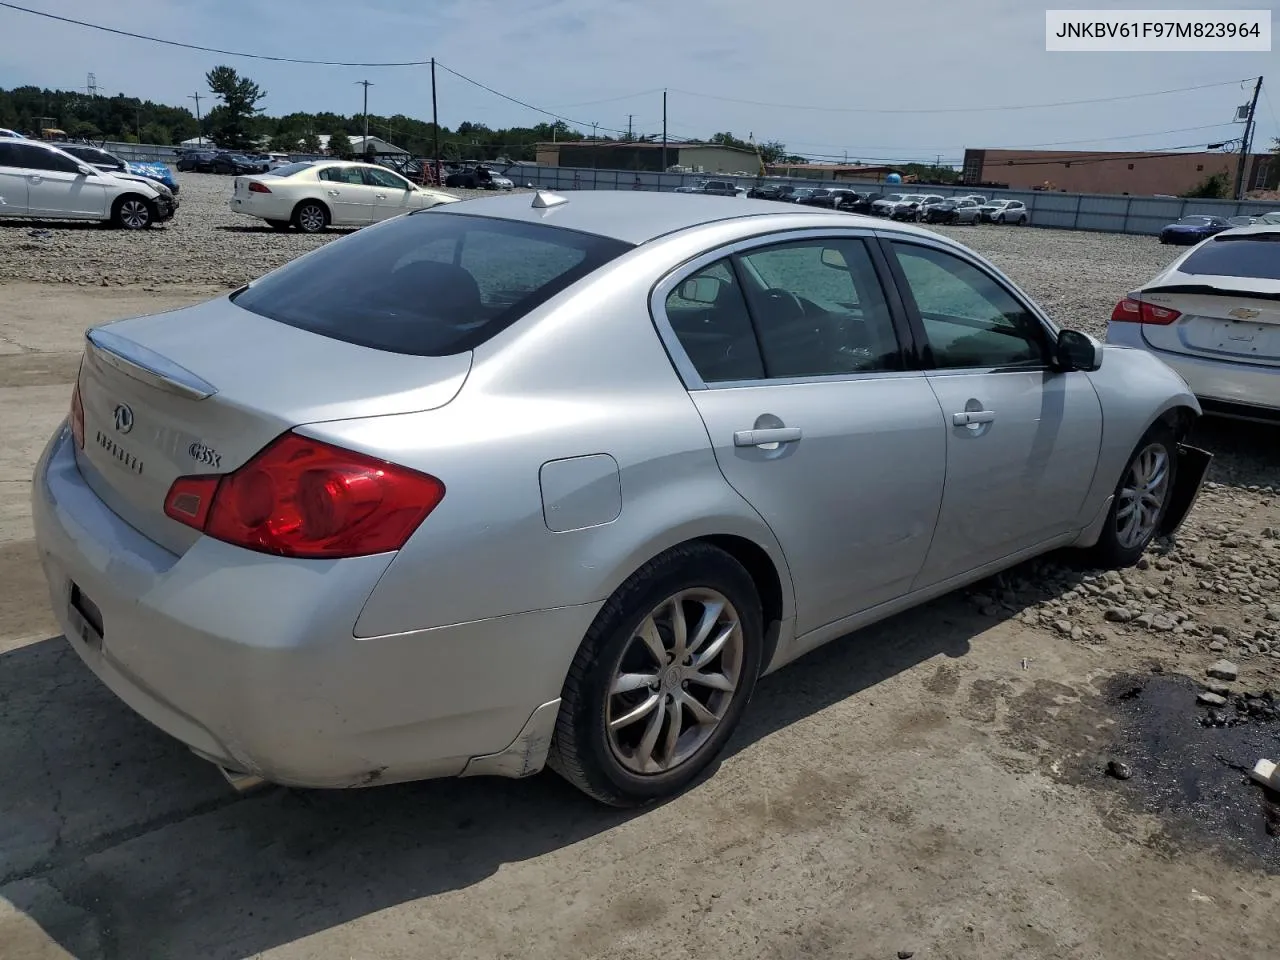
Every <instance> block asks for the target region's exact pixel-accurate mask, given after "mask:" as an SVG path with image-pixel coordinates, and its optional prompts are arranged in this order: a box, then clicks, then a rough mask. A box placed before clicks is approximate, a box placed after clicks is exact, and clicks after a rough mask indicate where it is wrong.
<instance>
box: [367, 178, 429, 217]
mask: <svg viewBox="0 0 1280 960" xmlns="http://www.w3.org/2000/svg"><path fill="white" fill-rule="evenodd" d="M360 170H361V172H362V173H363V174H364V182H365V184H366V185H367V186H368V187H370V188H372V190H373V209H372V219H373V221H374V222H375V223H376V222H377V221H379V220H387V219H390V218H391V217H397V216H399V215H400V214H402V213H408V212H409V211H410V210H417V209H419V208H421V207H422V206H423V201H424V199H425V198H424V196H423V194H421V193H418V191H417V190H415V189H414V186H413V184H411V183H410V182H409V181H408V180H406V179H404V177H401V176H398V175H396V174H394V173H392V172H391V171H390V170H385V169H383V168H382V167H361V168H360Z"/></svg>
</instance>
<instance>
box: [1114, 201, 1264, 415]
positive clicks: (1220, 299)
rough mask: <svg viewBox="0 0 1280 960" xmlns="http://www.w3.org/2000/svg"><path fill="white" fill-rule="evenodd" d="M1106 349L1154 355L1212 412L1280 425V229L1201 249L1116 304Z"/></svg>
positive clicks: (1220, 237) (1219, 238)
mask: <svg viewBox="0 0 1280 960" xmlns="http://www.w3.org/2000/svg"><path fill="white" fill-rule="evenodd" d="M1107 342H1108V343H1113V344H1116V345H1118V346H1124V347H1136V348H1138V349H1140V350H1146V351H1147V352H1148V353H1153V354H1155V355H1156V356H1157V357H1159V358H1160V359H1161V360H1163V361H1164V362H1165V363H1166V364H1168V365H1169V366H1170V367H1172V368H1173V369H1174V370H1175V371H1176V372H1177V373H1179V374H1180V375H1181V376H1182V378H1183V379H1184V380H1185V381H1186V382H1187V384H1188V386H1190V387H1191V390H1192V392H1193V393H1195V395H1196V397H1197V398H1199V400H1200V404H1201V407H1202V408H1203V409H1204V412H1205V413H1208V414H1217V415H1219V416H1226V417H1233V418H1240V419H1245V420H1259V421H1268V422H1272V423H1280V225H1266V224H1263V223H1259V224H1256V225H1254V226H1251V227H1240V228H1238V229H1235V230H1224V231H1223V232H1221V233H1219V234H1216V235H1214V236H1212V237H1210V238H1209V239H1207V240H1202V241H1201V242H1200V243H1198V244H1196V245H1195V246H1194V247H1192V248H1191V249H1190V250H1188V251H1187V252H1186V253H1184V254H1182V255H1181V256H1180V257H1178V258H1177V259H1176V260H1174V261H1173V263H1171V264H1169V266H1168V267H1166V268H1165V269H1164V270H1163V271H1161V272H1160V273H1159V274H1157V275H1156V276H1155V277H1154V278H1153V279H1152V280H1150V281H1148V282H1147V283H1145V284H1144V285H1143V286H1141V287H1139V288H1138V289H1137V290H1134V291H1132V292H1131V293H1129V295H1128V296H1126V297H1125V298H1124V299H1123V300H1121V301H1120V302H1119V303H1118V304H1116V308H1115V310H1114V311H1113V312H1112V314H1111V322H1110V324H1109V325H1108V326H1107Z"/></svg>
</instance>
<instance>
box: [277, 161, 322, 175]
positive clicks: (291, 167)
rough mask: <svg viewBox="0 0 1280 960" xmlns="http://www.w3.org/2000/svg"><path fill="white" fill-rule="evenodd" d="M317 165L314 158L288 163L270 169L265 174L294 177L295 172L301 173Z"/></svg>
mask: <svg viewBox="0 0 1280 960" xmlns="http://www.w3.org/2000/svg"><path fill="white" fill-rule="evenodd" d="M315 165H316V164H315V161H314V160H304V161H301V162H299V163H286V164H284V165H283V166H280V167H276V168H275V169H274V170H268V171H267V173H266V174H265V175H267V176H272V177H292V176H293V175H294V174H295V173H301V172H302V171H303V170H310V169H311V168H312V167H314V166H315Z"/></svg>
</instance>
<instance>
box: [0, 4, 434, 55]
mask: <svg viewBox="0 0 1280 960" xmlns="http://www.w3.org/2000/svg"><path fill="white" fill-rule="evenodd" d="M0 7H7V8H9V9H10V10H17V11H19V12H21V13H29V14H31V15H32V16H35V17H44V18H46V19H48V20H58V21H60V22H62V23H70V24H73V25H74V26H77V27H87V28H88V29H90V30H101V31H102V32H103V33H114V34H115V35H116V36H119V37H132V38H133V39H134V40H146V41H148V42H150V43H162V44H164V45H165V46H169V47H181V48H182V49H183V50H199V51H201V52H202V53H216V54H219V55H221V56H224V57H244V58H246V59H249V60H271V61H274V62H276V63H305V64H310V65H312V66H318V67H425V66H428V65H429V64H430V63H431V61H430V60H402V61H398V62H390V63H355V62H348V61H343V60H304V59H302V58H300V57H272V56H268V55H267V54H265V53H243V52H241V51H236V50H220V49H218V48H217V47H202V46H200V45H199V44H195V43H182V42H180V41H178V40H165V39H164V38H162V37H152V36H148V35H147V34H144V33H132V32H130V31H128V30H117V29H116V28H115V27H106V26H103V25H102V24H100V23H89V22H88V21H86V20H76V19H74V18H72V17H61V16H58V15H57V14H56V13H47V12H46V11H44V10H32V9H31V8H30V7H20V6H18V5H17V4H16V3H8V2H6V0H0Z"/></svg>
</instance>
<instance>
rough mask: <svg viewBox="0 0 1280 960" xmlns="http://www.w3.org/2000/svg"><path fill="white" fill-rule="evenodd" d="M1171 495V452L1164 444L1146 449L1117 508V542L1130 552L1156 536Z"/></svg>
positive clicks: (1127, 480)
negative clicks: (1161, 515) (1161, 514)
mask: <svg viewBox="0 0 1280 960" xmlns="http://www.w3.org/2000/svg"><path fill="white" fill-rule="evenodd" d="M1168 493H1169V451H1168V449H1167V448H1166V447H1165V445H1164V444H1162V443H1152V444H1148V445H1147V446H1145V447H1143V448H1142V451H1141V452H1140V453H1139V454H1138V455H1137V456H1136V457H1134V458H1133V463H1132V464H1130V466H1129V472H1128V473H1127V474H1126V475H1125V478H1124V482H1123V484H1122V485H1121V487H1120V493H1119V495H1118V496H1117V501H1118V503H1117V505H1116V539H1117V540H1118V541H1119V543H1120V546H1122V547H1124V548H1125V549H1126V550H1130V549H1133V548H1134V547H1136V546H1138V545H1140V544H1143V543H1145V542H1146V541H1147V540H1149V539H1151V537H1152V536H1153V535H1154V534H1155V529H1156V524H1157V523H1158V522H1159V520H1160V511H1161V509H1162V508H1163V507H1164V502H1165V498H1166V497H1167V496H1168Z"/></svg>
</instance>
